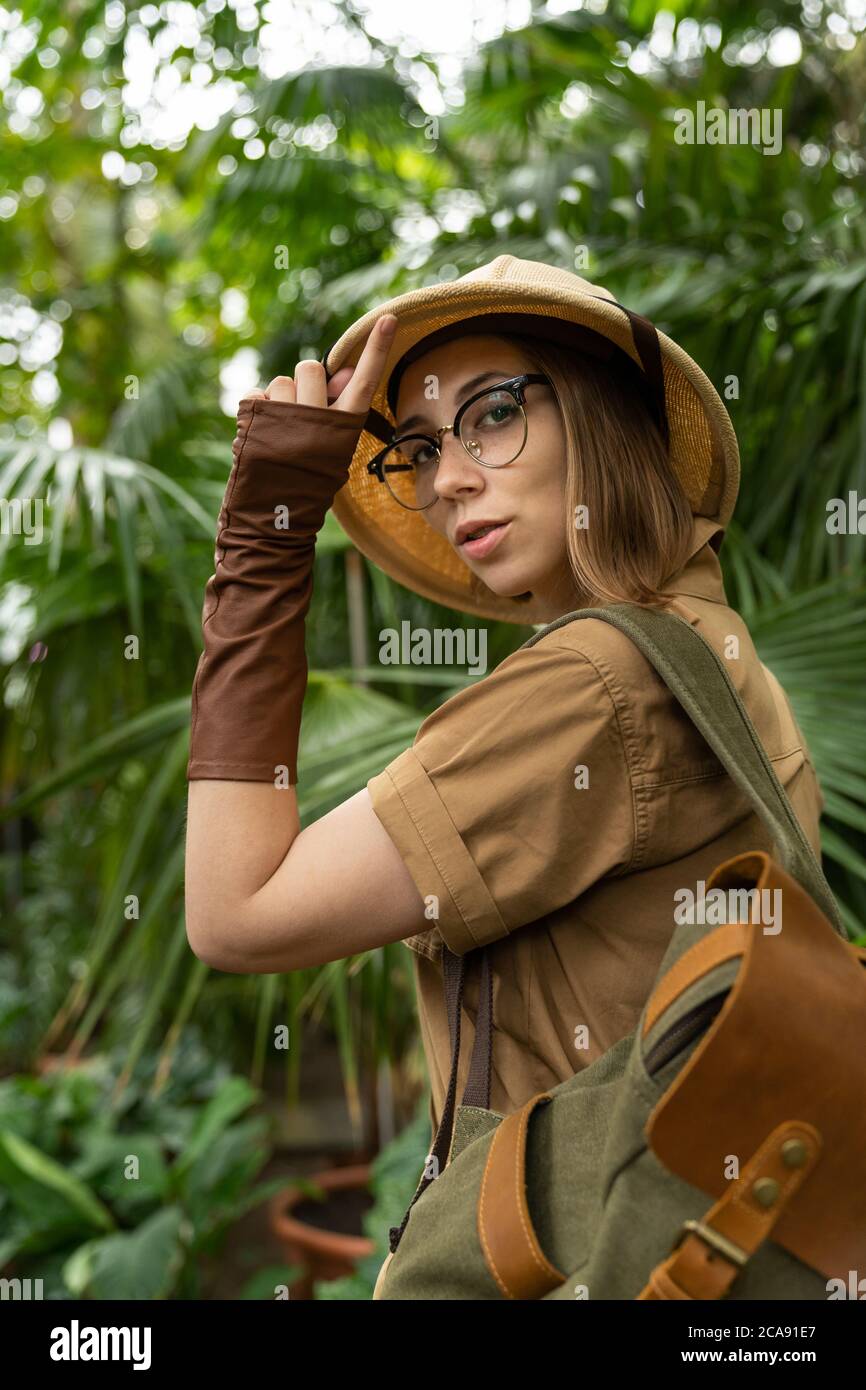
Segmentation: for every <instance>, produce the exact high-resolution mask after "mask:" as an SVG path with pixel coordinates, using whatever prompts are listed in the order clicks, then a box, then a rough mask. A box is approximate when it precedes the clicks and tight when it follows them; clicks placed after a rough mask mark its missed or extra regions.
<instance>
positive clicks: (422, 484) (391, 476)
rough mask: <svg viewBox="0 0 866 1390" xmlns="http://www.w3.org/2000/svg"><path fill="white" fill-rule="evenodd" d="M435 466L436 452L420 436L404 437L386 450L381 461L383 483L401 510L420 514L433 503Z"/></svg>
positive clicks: (427, 441)
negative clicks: (406, 509) (402, 508)
mask: <svg viewBox="0 0 866 1390" xmlns="http://www.w3.org/2000/svg"><path fill="white" fill-rule="evenodd" d="M438 462H439V450H438V449H437V448H436V445H435V444H434V443H433V441H432V439H426V438H425V437H424V436H423V435H410V436H406V437H405V438H403V439H401V440H400V441H399V442H398V443H397V444H396V445H394V446H393V447H392V448H390V449H389V450H388V452H387V454H386V455H385V457H384V458H383V460H382V468H383V471H384V474H385V482H386V483H387V484H388V487H389V489H390V491H391V494H392V496H393V497H394V498H395V499H396V501H398V502H399V503H400V505H401V506H402V507H408V508H409V509H410V510H411V511H420V510H421V509H422V508H424V507H429V506H430V504H431V503H432V502H433V501H435V498H436V494H435V492H434V490H433V480H434V478H435V477H436V465H437V464H438Z"/></svg>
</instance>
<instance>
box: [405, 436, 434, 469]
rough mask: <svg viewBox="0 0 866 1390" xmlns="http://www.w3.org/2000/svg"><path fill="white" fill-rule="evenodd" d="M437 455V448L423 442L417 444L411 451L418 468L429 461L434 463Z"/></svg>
mask: <svg viewBox="0 0 866 1390" xmlns="http://www.w3.org/2000/svg"><path fill="white" fill-rule="evenodd" d="M436 456H437V450H436V449H434V448H433V445H432V444H426V443H424V442H421V443H419V444H417V445H416V446H415V447H414V448H413V450H412V453H411V459H412V462H413V463H414V465H415V467H416V468H423V467H424V465H425V464H427V463H433V462H434V460H435V459H436Z"/></svg>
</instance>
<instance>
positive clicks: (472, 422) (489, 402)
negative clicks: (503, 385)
mask: <svg viewBox="0 0 866 1390" xmlns="http://www.w3.org/2000/svg"><path fill="white" fill-rule="evenodd" d="M460 438H461V439H462V441H463V447H464V448H465V449H466V451H467V452H468V453H469V454H471V455H472V457H473V458H475V459H478V461H479V463H486V464H487V467H488V468H501V467H502V465H503V464H505V463H511V460H512V459H516V458H517V455H518V454H519V453H520V451H521V449H522V448H523V446H524V444H525V443H526V416H525V415H524V413H523V407H522V406H521V405H519V404H518V402H517V401H516V400H515V399H514V397H513V396H512V395H510V394H509V393H508V391H488V392H487V395H486V396H481V397H480V398H479V399H478V400H477V401H473V402H472V404H471V405H470V407H469V409H468V410H467V411H466V413H465V414H464V416H463V418H462V420H461V421H460Z"/></svg>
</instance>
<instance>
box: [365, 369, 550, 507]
mask: <svg viewBox="0 0 866 1390" xmlns="http://www.w3.org/2000/svg"><path fill="white" fill-rule="evenodd" d="M532 385H539V386H541V385H544V386H549V385H550V379H549V377H546V376H541V375H539V374H538V373H524V374H523V375H522V376H513V377H511V378H509V380H508V381H501V382H500V383H499V385H498V386H488V387H485V389H484V390H483V391H479V392H478V393H477V394H476V395H474V396H470V397H469V400H468V401H464V402H463V404H462V405H461V407H460V409H459V410H458V412H457V414H456V415H455V416H454V423H453V424H452V425H442V426H441V428H440V429H438V430H436V431H434V433H433V434H404V435H401V436H400V438H399V439H394V440H392V441H391V443H390V444H389V445H388V447H387V448H386V449H383V450H382V451H381V453H378V454H377V455H376V457H375V458H374V459H371V460H370V462H369V463H368V464H367V472H368V473H371V474H373V476H374V477H376V478H378V479H379V482H380V483H385V484H386V486H387V488H388V491H389V492H390V494H391V496H392V497H393V498H394V500H395V502H399V504H400V506H401V507H406V508H408V510H409V511H413V512H420V511H424V509H425V508H426V507H430V506H432V504H433V503H434V502H435V501H436V491H435V488H434V483H435V480H436V472H437V469H438V467H439V460H440V459H441V457H442V436H443V434H445V433H446V432H447V431H448V430H450V431H451V433H452V434H453V435H454V436H455V438H456V439H459V440H460V443H461V444H462V445H463V448H464V449H465V450H466V452H467V454H468V455H469V457H470V458H471V459H473V460H474V461H475V462H476V463H480V464H481V465H482V466H483V467H484V468H503V467H504V466H505V464H506V463H513V462H514V460H515V459H516V458H517V456H518V455H519V454H520V453H522V451H523V447H524V445H525V444H526V435H527V425H526V410H525V400H526V387H527V386H532Z"/></svg>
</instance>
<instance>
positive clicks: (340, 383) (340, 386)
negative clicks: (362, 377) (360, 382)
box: [328, 367, 355, 401]
mask: <svg viewBox="0 0 866 1390" xmlns="http://www.w3.org/2000/svg"><path fill="white" fill-rule="evenodd" d="M354 370H355V368H354V367H341V368H340V370H339V371H338V372H334V375H333V376H332V377H331V380H330V381H329V382H328V400H330V401H335V400H336V399H337V397H338V396H339V395H340V394H341V392H342V391H343V390H344V388H345V387H346V386H348V384H349V382H350V381H351V380H352V373H353V372H354Z"/></svg>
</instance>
